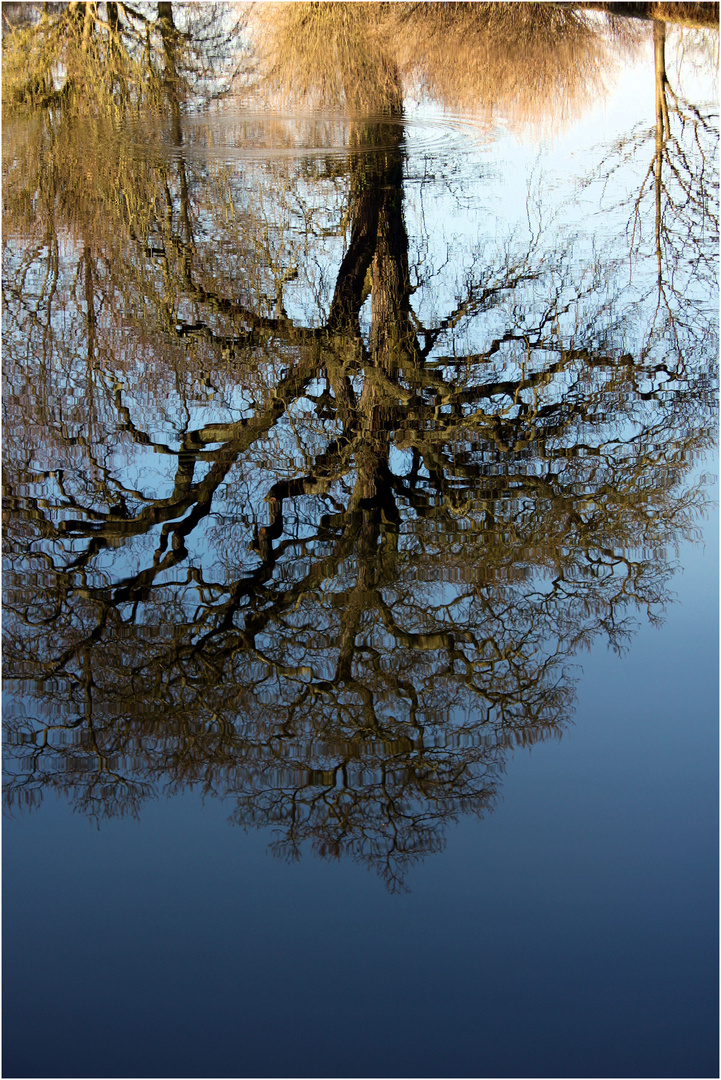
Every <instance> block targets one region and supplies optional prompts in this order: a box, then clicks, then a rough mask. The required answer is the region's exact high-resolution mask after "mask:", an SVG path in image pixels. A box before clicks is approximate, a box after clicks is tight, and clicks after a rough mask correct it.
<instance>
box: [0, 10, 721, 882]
mask: <svg viewBox="0 0 721 1080" xmlns="http://www.w3.org/2000/svg"><path fill="white" fill-rule="evenodd" d="M79 6H81V5H70V8H75V7H79ZM176 6H177V5H173V7H176ZM455 6H456V7H459V8H463V7H465V5H455ZM91 7H92V8H93V9H94V12H95V13H94V15H93V18H95V19H96V20H100V21H102V19H103V17H104V15H106V16H107V18H106V19H105V21H106V22H107V21H109V19H110V15H111V9H113V8H115V7H117V8H118V9H123V10H126V9H127V5H121V4H118V5H111V4H108V5H97V6H96V5H87V8H91ZM161 7H168V8H169V7H170V5H158V9H160V8H161ZM335 7H336V8H337V10H336V14H337V15H339V16H340V15H342V16H343V18H342V19H340V20H339V27H338V30H337V50H336V53H335V54H334V55H335V56H336V61H337V57H341V59H342V58H343V57H344V56H346V55H350V52H349V51H348V45H347V40H346V37H347V35H349V34H350V35H351V36H352V34H354V33H356V32H357V28H356V27H355V21H356V20H357V18H358V17H359V16H358V13H357V12H355V11H352V10H350V8H352V5H351V6H348V7H347V6H346V5H336V6H335ZM487 7H488V8H493V7H495V5H487ZM410 8H411V5H408V10H405V6H404V10H403V11H402V12H400V13H398V16H396V17H403V18H408V17H410V14H411V12H410ZM105 9H107V12H105ZM554 10H555V9H554ZM313 11H314V6H313V5H310V6H309V8H305V6H303V5H298V6H297V7H294V8H293V9H292V10H290V9H288V10H287V11H286V12H285V13H284V18H286V19H290V20H291V21H292V20H295V21H296V22H297V21H298V20H302V19H304V18H305V19H308V18H312V17H313ZM98 12H100V14H98ZM571 14H572V13H571V12H570V11H569V12H567V13H564V17H565V18H567V20H568V21H569V26H570V25H573V26H574V27H576V30H574V31H573V32H574V33H575V32H578V33H579V34H584V33H585V34H586V36H588V34H590V30H589V29H588V27H589V26H590V24H589V23H585V22H583V21H582V20H581V18H580V16H574V17H573V20H571V19H570V16H571ZM73 17H76V18H77V16H73ZM555 17H556V16H554V18H555ZM63 18H70V13H69V12H66V13H64V14H63ZM549 18H550V16H549ZM78 25H79V24H78ZM93 25H95V24H93ZM128 25H133V23H132V17H130V22H129V23H128ZM539 27H540V29H539V31H538V32H539V35H540V37H539V50H540V49H541V48H542V49H544V50H546V49H548V47H549V46H548V41H547V37H544V35H547V33H548V30H547V24H546V21H545V20H544V19H541V20H539ZM583 27H586V30H585V31H584V30H583ZM101 29H102V28H101ZM286 31H287V27H283V26H281V27H280V29H278V28H277V27H275V28H274V32H277V33H280V34H284V33H286ZM314 32H315V31H314ZM454 32H455V31H454ZM570 32H571V31H569V33H570ZM528 33H529V34H531V33H532V30H529V31H528ZM344 35H346V37H344ZM274 40H275V39H274ZM333 40H336V39H333ZM559 41H560V42H562V43H563V41H564V39H563V35H560V36H559ZM381 44H382V39H381V38H378V39H377V40H376V41H375V43H374V44H373V48H377V49H380V48H381ZM81 47H82V40H81ZM304 47H305V46H303V45H302V43H301V44H300V45H299V48H298V55H296V56H295V58H293V57H292V56H291V58H290V59H291V60H292V61H293V62H294V63H296V64H305V63H306V60H307V58H306V57H305V56H304V54H303V48H304ZM369 47H370V46H369ZM559 47H562V48H566V45H565V44H562V45H561V46H559ZM430 55H431V52H430V51H429V56H430ZM656 55H657V64H658V62H659V53H658V50H657V54H656ZM276 59H277V58H276ZM283 62H284V63H285V58H283ZM278 63H280V61H278ZM563 63H564V64H566V63H567V61H566V60H564V61H563ZM394 64H395V61H393V63H391V61H390V60H388V61H387V63H386V64H385V66H383V65H379V64H377V63H376V64H375V65H374V67H373V71H374V79H375V80H376V82H375V83H374V85H373V87H372V93H371V98H372V110H373V111H372V113H366V114H365V115H364V114H363V112H362V109H361V108H360V106H361V105H362V104H364V101H363V100H361V99H358V100H356V101H355V102H354V104H355V105H356V106H357V108H356V110H355V114H354V115H352V116H350V117H347V118H344V117H342V116H341V115H340V114H329V113H327V114H322V115H320V116H314V115H310V116H309V115H307V114H305V115H303V116H301V117H300V118H297V117H296V118H290V119H288V118H285V119H284V118H283V116H281V115H278V114H273V115H271V116H263V117H259V115H258V113H256V112H253V111H252V110H247V111H245V112H244V111H242V110H241V111H240V112H236V113H234V114H233V118H232V122H230V123H227V124H226V125H225V127H223V128H222V129H220V130H222V131H223V132H224V138H225V140H226V142H225V150H226V153H225V155H223V154H218V153H216V152H212V143H213V140H214V139H215V138H217V132H218V130H219V129H218V127H217V122H216V121H214V120H213V118H212V117H208V116H206V115H204V114H200V115H197V116H186V117H184V116H183V115H182V114H181V112H180V109H179V98H178V97H177V95H176V96H173V95H174V91H173V90H172V88H171V89H169V88H168V85H167V83H166V84H165V87H164V90H163V92H164V93H166V95H169V100H170V104H168V105H167V107H166V108H165V109H164V111H163V113H162V114H161V115H160V117H159V118H156V119H154V120H153V121H152V124H151V122H150V120H147V121H146V120H143V118H142V116H140V115H139V117H138V119H137V120H136V121H134V122H133V124H127V123H125V124H123V125H121V126H117V125H116V124H115V123H114V122H113V121H112V119H109V118H104V117H103V116H97V117H96V118H95V119H94V120H93V122H92V123H88V122H87V120H86V119H85V118H84V117H83V116H81V115H79V114H78V111H77V110H76V109H74V108H73V109H70V108H68V109H64V108H63V107H62V105H58V104H57V103H56V104H55V105H53V106H52V107H48V108H47V109H45V110H43V111H37V112H36V114H35V115H34V117H33V119H32V120H31V121H30V122H28V121H27V120H23V122H22V123H20V122H15V123H13V122H10V123H8V124H7V125H6V139H5V148H4V157H5V163H4V169H5V190H4V220H3V226H4V227H3V244H4V252H3V269H4V281H5V291H4V398H3V423H4V450H5V465H4V474H3V483H4V504H3V505H4V544H5V575H4V619H3V631H4V674H5V680H6V704H5V724H6V757H5V764H6V772H7V778H6V789H5V790H6V798H7V801H8V803H9V805H10V806H11V807H14V806H18V805H27V804H30V805H34V804H36V803H38V802H39V801H40V799H41V797H42V794H43V792H44V791H46V790H48V789H51V790H53V791H56V792H59V793H60V794H62V795H63V796H64V797H66V798H68V799H69V800H71V801H72V803H73V805H74V806H76V807H77V808H78V809H79V810H81V811H82V812H84V813H87V814H90V815H92V816H94V817H98V818H100V817H103V816H107V815H111V814H117V813H126V812H131V813H135V812H137V811H138V809H139V807H140V806H141V804H142V802H143V800H145V799H146V798H148V797H150V796H153V795H154V794H157V793H159V792H168V791H169V792H173V791H178V790H182V789H184V788H187V787H193V788H197V789H199V790H201V791H203V792H205V793H208V794H213V795H217V796H223V797H226V798H227V799H229V800H231V805H232V817H233V820H234V821H236V822H237V823H238V824H241V825H250V824H257V825H271V826H272V827H273V829H274V831H275V836H276V844H275V847H276V849H277V851H278V852H279V853H281V854H283V855H287V856H291V857H295V856H297V855H298V854H299V852H300V850H301V848H302V846H303V845H304V844H306V843H308V844H309V845H310V846H311V847H312V848H313V850H315V851H317V852H319V853H321V854H323V855H326V856H339V855H342V854H348V855H351V856H353V857H354V858H357V859H359V860H361V861H364V862H367V863H368V864H369V865H372V866H374V867H376V868H377V869H378V870H379V872H380V873H381V874H382V875H383V877H384V878H385V880H386V881H387V882H388V884H389V885H390V886H391V887H398V886H400V885H402V882H403V877H404V874H405V872H406V870H407V869H408V867H409V866H410V865H411V864H412V863H413V861H414V860H416V859H418V858H419V857H422V856H423V855H425V854H427V853H429V852H432V851H435V850H438V849H439V848H441V847H442V845H443V837H444V830H445V827H446V824H447V823H448V822H449V821H453V820H455V819H456V818H457V817H458V816H459V815H460V814H464V813H483V812H484V811H486V810H488V809H490V808H492V806H493V804H494V801H495V799H496V798H497V795H498V792H499V782H500V780H499V778H500V775H501V774H502V772H503V768H504V762H505V760H506V758H507V756H508V754H509V751H510V750H511V749H512V748H513V747H515V746H517V745H525V744H530V743H533V742H534V741H536V740H539V739H543V738H547V737H550V736H552V735H560V733H561V732H562V731H563V729H564V727H565V726H566V725H567V724H568V723H569V721H570V718H571V716H572V709H573V698H574V686H575V675H574V658H575V657H576V656H577V654H578V653H579V650H582V649H583V648H586V647H588V646H589V645H590V644H591V643H592V642H593V641H596V640H603V641H606V642H608V644H609V645H610V646H611V647H613V648H614V649H623V648H624V647H625V646H626V645H627V644H628V642H629V640H630V637H631V635H632V632H633V627H634V625H635V622H636V620H637V619H638V618H650V619H652V620H655V619H659V618H660V617H661V616H662V614H663V610H664V607H665V605H666V604H667V603H668V601H669V597H670V591H669V589H670V578H671V576H672V572H673V564H674V550H675V546H676V544H677V543H678V542H679V540H680V539H681V538H682V537H687V536H690V535H693V533H694V528H695V522H696V521H697V519H698V514H699V513H700V512H701V511H702V510H703V507H704V500H705V495H704V485H703V480H701V481H699V480H698V476H697V472H694V466H695V464H696V462H697V460H698V459H699V458H700V456H701V455H702V454H703V452H704V451H705V450H706V449H707V448H708V447H709V446H710V445H712V444H713V442H714V440H715V423H716V390H715V387H716V356H717V348H718V346H717V333H716V319H717V310H716V304H717V301H716V299H715V292H714V288H715V269H714V267H715V263H714V261H713V260H714V256H715V246H716V245H717V242H718V239H717V210H716V208H715V199H716V197H717V187H716V181H715V175H714V166H715V149H714V147H713V145H712V140H713V138H714V131H715V118H714V117H712V116H710V115H708V114H707V113H705V112H703V111H702V110H701V109H699V108H697V107H695V106H693V105H691V104H690V103H688V102H683V103H682V102H681V99H680V98H679V97H678V96H677V95H675V94H674V93H673V91H672V90H671V89H670V84H669V82H668V76H666V75H664V79H663V80H662V83H663V100H664V101H665V102H666V105H665V111H664V108H662V107H661V106H659V109H660V113H659V115H660V117H661V119H660V121H659V123H661V125H662V128H661V132H660V135H659V133H658V129H657V131H656V134H655V139H656V143H655V149H654V148H653V147H652V149H653V152H654V158H653V165H652V167H651V173H650V174H649V176H651V177H652V178H653V183H655V184H656V188H655V190H656V191H658V188H659V186H661V189H662V205H661V211H660V216H657V215H658V213H659V212H658V199H657V198H656V199H655V200H652V201H650V203H649V207H647V206H646V203H645V201H644V200H645V196H646V193H647V192H648V191H649V185H650V184H651V180H650V179H649V177H648V176H647V178H646V179H645V180H644V187H643V189H642V190H641V192H640V194H639V193H638V191H637V192H636V193H635V201H633V200H634V196H633V195H631V196H629V199H628V201H627V204H626V205H627V208H628V214H627V216H628V218H629V219H630V220H631V222H632V225H631V226H630V231H629V234H628V237H629V242H628V243H627V244H626V245H625V247H622V249H619V245H618V242H616V243H615V245H614V246H613V247H609V248H608V250H606V249H603V250H600V249H598V248H594V247H593V246H592V245H590V244H589V243H588V242H586V241H585V239H584V238H583V237H579V236H578V235H571V234H569V233H568V232H567V231H564V230H563V229H562V228H560V227H557V226H549V227H546V226H544V225H543V224H542V222H543V221H544V215H543V196H542V194H541V195H539V196H538V200H539V201H538V205H535V204H534V202H533V200H530V199H529V217H528V227H527V229H526V231H525V232H524V233H523V234H515V235H509V236H507V237H501V238H499V237H497V236H496V232H495V229H494V222H493V221H492V220H489V221H488V228H487V230H485V231H484V230H482V229H480V228H474V230H473V231H467V232H466V233H465V234H464V235H460V236H456V237H454V238H453V241H452V242H450V241H449V242H446V243H445V245H444V243H439V242H437V240H435V239H434V238H433V229H432V227H431V228H428V227H427V226H426V225H425V218H424V215H425V213H426V210H425V202H424V200H428V201H429V205H434V206H435V207H437V208H440V209H439V212H441V211H442V212H446V209H447V208H448V207H451V206H456V207H460V208H461V210H463V208H464V205H465V204H464V202H463V200H464V198H465V193H464V191H463V190H462V187H463V185H460V187H459V185H454V184H451V183H450V182H449V183H448V184H446V183H444V182H443V181H440V180H438V178H436V177H433V176H429V175H428V173H427V169H426V164H425V163H424V161H423V160H419V159H417V158H414V157H413V156H412V155H411V153H410V151H409V147H408V143H407V134H406V130H407V129H406V125H405V123H404V119H403V115H402V102H403V96H402V92H401V90H400V85H401V84H400V82H398V81H397V80H398V71H399V70H400V66H399V65H396V66H394ZM279 70H280V68H279V67H277V66H276V67H275V68H273V71H275V73H276V75H277V73H278V71H279ZM333 71H334V72H335V73H336V74H338V72H339V71H340V76H339V77H341V81H342V75H343V70H342V63H339V62H336V63H335V67H334V68H333ZM274 77H275V76H274ZM329 77H330V76H329V75H328V74H327V72H326V73H325V74H323V75H322V78H320V79H319V83H318V85H319V86H320V89H321V91H323V90H324V86H325V85H326V84H325V83H324V82H323V80H324V79H327V78H329ZM649 77H650V79H653V72H650V74H649ZM656 77H657V79H658V77H659V76H658V68H657V71H656ZM309 78H310V77H309ZM664 80H665V81H664ZM360 84H362V79H361V80H360V83H358V85H360ZM308 85H309V86H310V87H311V88H312V85H315V84H312V81H310V82H309V83H308ZM349 85H350V84H349V83H346V86H345V90H344V95H345V98H346V99H347V98H349V97H350V91H349V89H348V87H349ZM334 86H335V84H334ZM336 89H337V87H336V88H332V94H335V93H336ZM356 89H357V86H356ZM353 92H354V93H355V90H354V91H353ZM674 123H677V125H678V130H675V131H672V128H673V124H674ZM630 138H631V140H632V144H633V149H634V152H638V153H641V152H643V146H644V145H645V144H644V143H643V140H642V139H641V137H640V136H637V135H636V134H632V135H631V136H630ZM659 139H660V149H659ZM704 140H707V142H704ZM617 150H618V148H617ZM614 152H615V151H614ZM618 152H621V151H620V150H619V151H618ZM674 155H676V156H675V157H674ZM679 161H681V162H682V166H679V164H678V162H679ZM604 167H605V168H606V173H603V176H606V177H607V176H608V175H609V174H610V173H612V172H613V170H614V169H615V168H616V163H615V158H614V157H613V153H612V154H611V156H610V157H609V158H608V159H607V165H606V166H604ZM662 170H665V173H664V172H663V171H662ZM682 170H685V171H682ZM601 171H602V172H603V169H602V170H601ZM664 175H665V176H666V179H664ZM603 176H601V174H599V175H598V176H596V177H595V178H593V179H594V182H598V181H599V179H603ZM671 178H673V181H674V182H676V183H677V184H686V185H687V187H686V188H684V190H688V191H690V192H692V193H693V195H689V200H691V199H692V198H693V199H696V200H697V201H696V202H694V203H693V206H691V205H690V202H687V203H683V205H680V204H679V203H678V200H676V201H674V199H673V198H671V197H670V196H669V198H668V202H667V204H665V205H664V203H663V194H664V192H668V190H669V187H668V185H669V184H671V182H672V179H671ZM698 200H702V202H703V213H702V214H700V213H699V212H698V211H697V209H696V207H697V203H698ZM655 215H656V216H655ZM474 220H475V219H474ZM659 237H660V239H659ZM681 249H682V250H683V252H684V259H685V260H688V261H693V265H694V267H696V268H700V267H703V268H704V273H700V272H698V273H694V275H693V283H692V284H689V280H688V276H687V277H686V278H684V282H683V284H682V285H681V284H680V279H679V277H678V274H679V273H680V270H679V267H678V256H677V252H678V251H680V250H681ZM649 260H650V262H651V263H653V264H654V266H655V271H656V272H655V273H654V274H650V273H646V272H645V271H644V269H643V267H644V265H645V262H646V261H649ZM629 265H631V266H633V267H638V268H639V269H638V278H637V279H634V283H633V284H632V285H629ZM677 286H678V287H677ZM674 289H675V290H676V291H675V293H674V295H675V296H677V297H678V303H676V304H674V303H673V302H672V301H671V299H670V297H671V295H672V292H673V290H674ZM659 297H661V300H659Z"/></svg>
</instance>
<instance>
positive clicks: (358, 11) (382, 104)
mask: <svg viewBox="0 0 721 1080" xmlns="http://www.w3.org/2000/svg"><path fill="white" fill-rule="evenodd" d="M383 18H384V12H383V11H382V10H381V7H380V6H379V5H377V4H365V3H356V4H354V3H329V4H323V3H302V4H283V3H273V4H264V5H263V6H262V8H260V9H259V10H258V12H257V13H256V25H257V28H258V36H259V41H260V46H261V51H262V52H263V55H264V57H265V60H266V64H267V81H268V85H269V86H270V87H272V88H273V89H275V90H278V91H280V93H281V94H283V95H285V96H287V97H293V98H296V99H297V98H301V99H307V100H310V101H311V102H313V103H316V104H323V105H327V106H331V107H334V106H336V107H337V106H345V107H347V108H349V109H351V110H353V111H358V110H368V109H370V110H380V111H391V112H393V111H397V110H398V109H399V107H400V105H401V94H400V84H399V81H398V70H397V67H396V64H395V60H394V58H393V56H392V53H391V52H390V51H389V50H388V49H387V47H385V44H384V42H383V41H382V40H381V30H382V25H383Z"/></svg>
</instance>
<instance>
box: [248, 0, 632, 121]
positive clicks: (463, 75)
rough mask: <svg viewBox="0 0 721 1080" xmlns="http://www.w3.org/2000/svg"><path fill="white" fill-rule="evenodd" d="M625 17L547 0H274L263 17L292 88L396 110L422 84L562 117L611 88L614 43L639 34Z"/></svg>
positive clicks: (275, 60) (457, 97)
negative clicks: (514, 0) (511, 0)
mask: <svg viewBox="0 0 721 1080" xmlns="http://www.w3.org/2000/svg"><path fill="white" fill-rule="evenodd" d="M623 22H624V23H625V24H626V28H625V29H623V30H621V28H620V27H621V23H620V21H619V20H613V19H606V18H605V17H603V16H599V15H594V14H590V13H586V12H579V11H576V10H574V9H572V8H570V7H568V8H567V7H560V6H555V5H550V4H542V3H538V4H529V3H520V4H508V3H401V4H384V3H382V4H363V3H302V4H276V3H273V4H265V5H263V6H262V7H259V8H258V9H256V11H255V13H254V20H253V23H254V26H255V28H256V34H257V36H258V40H259V41H260V42H261V48H262V51H263V53H264V57H265V61H266V78H267V85H268V86H270V87H271V88H272V89H274V90H280V91H281V92H282V93H283V94H284V95H285V96H286V97H288V98H294V99H296V100H306V101H310V102H311V103H312V104H322V105H326V106H331V107H333V106H342V105H345V106H346V107H349V108H350V109H352V110H354V111H358V110H363V109H366V110H372V111H389V112H394V111H397V110H398V108H399V104H400V101H401V98H402V90H405V91H408V90H415V91H416V92H420V93H426V94H428V95H430V96H431V97H433V98H435V99H436V100H438V101H440V102H441V103H442V104H443V105H444V106H446V107H449V108H453V109H464V110H467V109H471V110H473V111H475V112H483V113H486V114H488V113H489V112H495V111H499V110H500V111H502V112H503V113H504V115H505V117H506V118H507V119H509V120H511V121H517V122H527V121H539V120H540V121H542V122H545V121H547V120H548V119H552V120H553V122H554V124H558V123H559V122H561V123H562V122H563V121H564V120H566V119H568V118H569V117H570V116H572V115H574V114H575V113H576V112H578V111H579V110H580V109H581V108H582V107H583V106H584V105H586V104H587V103H588V101H589V99H592V98H593V96H594V95H597V94H598V93H599V91H601V90H602V88H603V82H604V75H605V74H606V72H607V71H608V70H609V68H610V67H611V52H610V49H609V46H610V44H611V41H612V40H613V43H614V47H615V51H616V53H617V52H618V46H619V44H623V45H631V44H633V43H635V42H636V41H637V40H638V37H639V34H640V33H641V32H642V31H640V30H639V29H638V28H635V29H632V30H629V29H628V28H627V21H626V20H624V21H623ZM639 25H640V24H639ZM619 39H622V41H619Z"/></svg>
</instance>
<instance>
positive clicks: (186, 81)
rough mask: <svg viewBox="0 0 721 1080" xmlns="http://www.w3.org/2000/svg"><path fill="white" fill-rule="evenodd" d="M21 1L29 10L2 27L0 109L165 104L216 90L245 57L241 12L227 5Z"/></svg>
mask: <svg viewBox="0 0 721 1080" xmlns="http://www.w3.org/2000/svg"><path fill="white" fill-rule="evenodd" d="M27 7H28V8H29V9H30V12H29V14H30V18H25V19H24V20H21V21H19V22H17V23H14V24H12V25H10V24H7V20H6V25H5V27H4V33H3V71H2V88H3V111H4V113H5V114H6V115H7V114H8V113H27V112H28V111H31V110H33V109H37V108H43V107H48V106H55V105H62V106H63V108H64V109H65V111H66V112H67V111H73V112H75V113H84V114H92V115H99V114H103V115H110V116H126V115H127V114H128V112H129V111H132V110H133V109H137V108H140V107H142V108H162V107H165V106H167V98H168V94H171V95H172V96H173V98H174V100H175V101H178V100H180V99H182V98H183V97H186V96H188V95H190V94H193V95H197V94H198V93H199V92H201V90H202V92H203V93H205V94H210V95H211V96H212V95H216V94H217V93H219V92H221V91H222V90H223V88H224V87H225V86H227V84H228V82H229V80H230V79H231V78H233V77H235V76H236V75H237V74H238V73H239V72H240V70H241V69H242V68H243V67H244V64H245V59H246V57H245V51H244V49H243V44H242V41H241V30H242V27H243V25H244V20H245V16H244V14H242V13H239V12H238V11H236V9H235V8H231V7H230V6H229V5H227V4H214V3H213V4H197V3H194V4H170V3H164V4H163V3H159V4H156V5H145V7H146V11H147V12H148V13H147V14H146V13H144V12H143V11H141V10H139V8H138V9H136V8H135V7H131V6H130V5H128V4H123V3H103V4H99V3H70V4H58V5H47V6H43V7H42V11H40V10H39V9H38V8H36V7H35V6H33V5H27ZM48 9H49V10H48ZM26 14H27V13H26Z"/></svg>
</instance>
